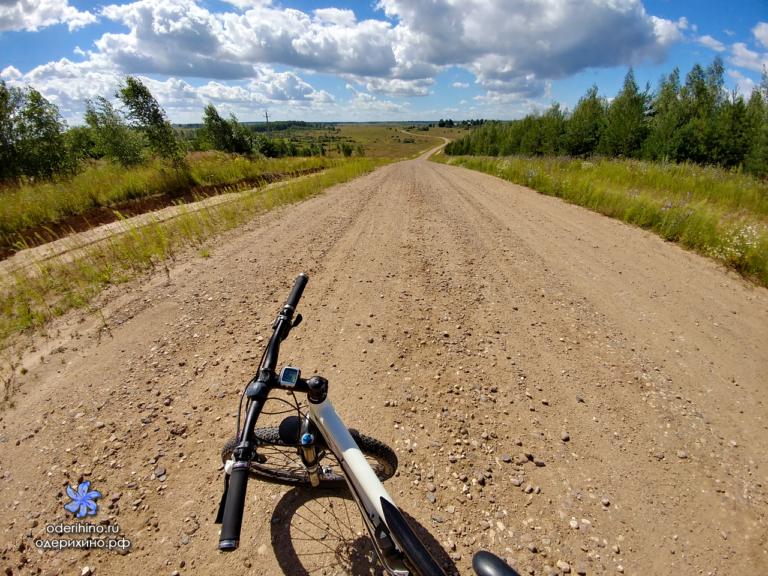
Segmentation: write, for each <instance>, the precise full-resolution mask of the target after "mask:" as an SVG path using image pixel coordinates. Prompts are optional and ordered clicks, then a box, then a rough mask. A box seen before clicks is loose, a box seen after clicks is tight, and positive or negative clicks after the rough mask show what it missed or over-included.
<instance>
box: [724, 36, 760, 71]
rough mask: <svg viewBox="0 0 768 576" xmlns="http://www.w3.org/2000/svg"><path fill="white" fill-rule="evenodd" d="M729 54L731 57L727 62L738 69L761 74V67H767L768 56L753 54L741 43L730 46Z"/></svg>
mask: <svg viewBox="0 0 768 576" xmlns="http://www.w3.org/2000/svg"><path fill="white" fill-rule="evenodd" d="M731 54H732V56H731V57H730V58H729V59H728V60H729V61H730V63H731V64H733V65H734V66H738V67H739V68H748V69H750V70H755V71H756V72H762V71H763V66H768V54H759V53H757V52H753V51H752V50H750V49H749V48H747V45H746V44H744V43H743V42H737V43H736V44H734V45H733V46H731Z"/></svg>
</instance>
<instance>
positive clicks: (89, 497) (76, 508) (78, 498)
mask: <svg viewBox="0 0 768 576" xmlns="http://www.w3.org/2000/svg"><path fill="white" fill-rule="evenodd" d="M90 487H91V483H90V482H83V483H82V484H80V485H79V486H78V487H77V492H75V491H74V490H72V487H71V486H67V495H68V496H69V497H70V498H72V502H70V503H69V504H66V505H65V506H64V508H66V509H67V510H69V511H70V512H72V513H73V514H74V513H75V512H77V517H78V518H82V517H83V516H85V515H86V514H96V502H94V501H93V500H94V498H101V493H100V492H96V491H95V490H91V491H90V492H89V491H88V488H90Z"/></svg>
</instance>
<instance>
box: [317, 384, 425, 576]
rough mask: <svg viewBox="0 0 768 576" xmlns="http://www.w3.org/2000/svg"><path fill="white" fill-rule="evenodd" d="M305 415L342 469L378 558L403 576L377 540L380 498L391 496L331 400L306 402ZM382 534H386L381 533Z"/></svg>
mask: <svg viewBox="0 0 768 576" xmlns="http://www.w3.org/2000/svg"><path fill="white" fill-rule="evenodd" d="M309 415H310V416H309V417H310V420H312V422H314V424H315V425H316V426H317V428H318V429H319V430H320V432H321V434H322V435H323V437H324V438H325V440H326V441H327V442H328V446H329V448H330V449H331V450H332V451H333V453H334V454H335V455H336V458H337V459H338V461H339V463H340V464H341V467H342V470H343V471H344V478H345V479H346V481H347V484H348V485H349V489H350V491H351V492H352V494H353V496H354V497H355V500H356V502H357V505H358V506H359V508H360V513H361V514H362V516H363V519H364V520H365V523H366V526H367V528H368V532H369V534H370V536H371V540H372V542H373V544H374V547H375V548H376V551H377V553H378V555H379V558H380V560H381V561H382V563H383V564H384V566H385V567H386V568H387V570H388V571H389V572H390V574H394V575H397V576H401V575H402V576H407V575H408V574H410V573H411V572H410V570H408V568H407V567H406V566H405V564H404V563H403V562H402V560H400V559H399V558H392V557H391V555H389V556H390V557H387V555H385V554H384V553H383V550H382V547H381V543H380V542H379V539H380V538H381V536H379V534H381V527H382V525H383V526H387V523H386V520H385V515H384V512H383V510H382V508H381V499H382V498H384V499H385V500H388V501H389V502H391V503H392V505H393V506H396V505H395V503H394V501H393V500H392V497H391V496H390V495H389V493H388V492H387V491H386V489H385V488H384V486H383V485H382V484H381V481H380V480H379V478H378V477H377V476H376V473H375V472H374V471H373V470H372V469H371V466H370V464H368V461H367V460H366V458H365V456H364V455H363V453H362V452H361V451H360V448H358V446H357V444H356V443H355V440H354V439H353V438H352V435H351V434H350V433H349V431H348V430H347V427H346V426H345V425H344V422H342V421H341V418H340V417H339V415H338V414H337V413H336V410H335V409H334V407H333V403H332V402H331V401H330V399H328V398H326V399H325V400H324V401H323V402H322V403H320V404H312V403H310V405H309ZM384 537H386V536H384Z"/></svg>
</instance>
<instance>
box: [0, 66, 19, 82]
mask: <svg viewBox="0 0 768 576" xmlns="http://www.w3.org/2000/svg"><path fill="white" fill-rule="evenodd" d="M0 78H2V79H4V80H18V79H19V78H21V72H19V71H18V69H17V68H15V67H13V66H8V67H6V68H4V69H3V71H2V72H0Z"/></svg>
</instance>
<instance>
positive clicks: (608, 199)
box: [432, 154, 768, 286]
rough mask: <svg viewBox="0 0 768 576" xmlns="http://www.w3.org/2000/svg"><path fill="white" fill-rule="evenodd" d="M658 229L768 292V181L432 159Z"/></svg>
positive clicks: (567, 161) (592, 165) (635, 167)
mask: <svg viewBox="0 0 768 576" xmlns="http://www.w3.org/2000/svg"><path fill="white" fill-rule="evenodd" d="M432 160H433V161H435V162H440V163H445V164H451V165H455V166H463V167H465V168H470V169H472V170H478V171H480V172H485V173H487V174H492V175H494V176H498V177H500V178H503V179H505V180H510V181H512V182H514V183H516V184H521V185H523V186H527V187H529V188H533V189H534V190H536V191H538V192H540V193H542V194H546V195H548V196H556V197H558V198H562V199H563V200H565V201H566V202H569V203H571V204H578V205H579V206H584V207H585V208H589V209H590V210H594V211H595V212H600V213H601V214H604V215H606V216H610V217H612V218H618V219H620V220H623V221H624V222H628V223H630V224H634V225H636V226H639V227H641V228H645V229H647V230H652V231H654V232H656V233H657V234H659V235H660V236H661V237H662V238H664V239H666V240H669V241H671V242H677V243H679V244H681V245H682V246H684V247H686V248H688V249H690V250H694V251H696V252H698V253H700V254H704V255H706V256H709V257H711V258H714V259H716V260H718V261H720V262H722V263H723V264H725V265H726V266H728V267H730V268H732V269H734V270H736V271H738V272H739V273H741V274H742V275H743V276H745V277H746V278H749V279H751V280H753V281H755V282H757V283H759V284H762V285H763V286H768V183H766V182H765V181H760V180H758V179H756V178H753V177H751V176H748V175H745V174H742V173H739V172H737V171H729V170H724V169H721V168H717V167H712V166H698V165H695V164H655V163H649V162H640V161H634V160H602V159H597V160H591V161H584V160H575V159H571V158H547V157H532V158H531V157H523V156H510V157H506V158H486V157H467V156H445V155H442V154H441V155H437V156H433V157H432Z"/></svg>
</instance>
